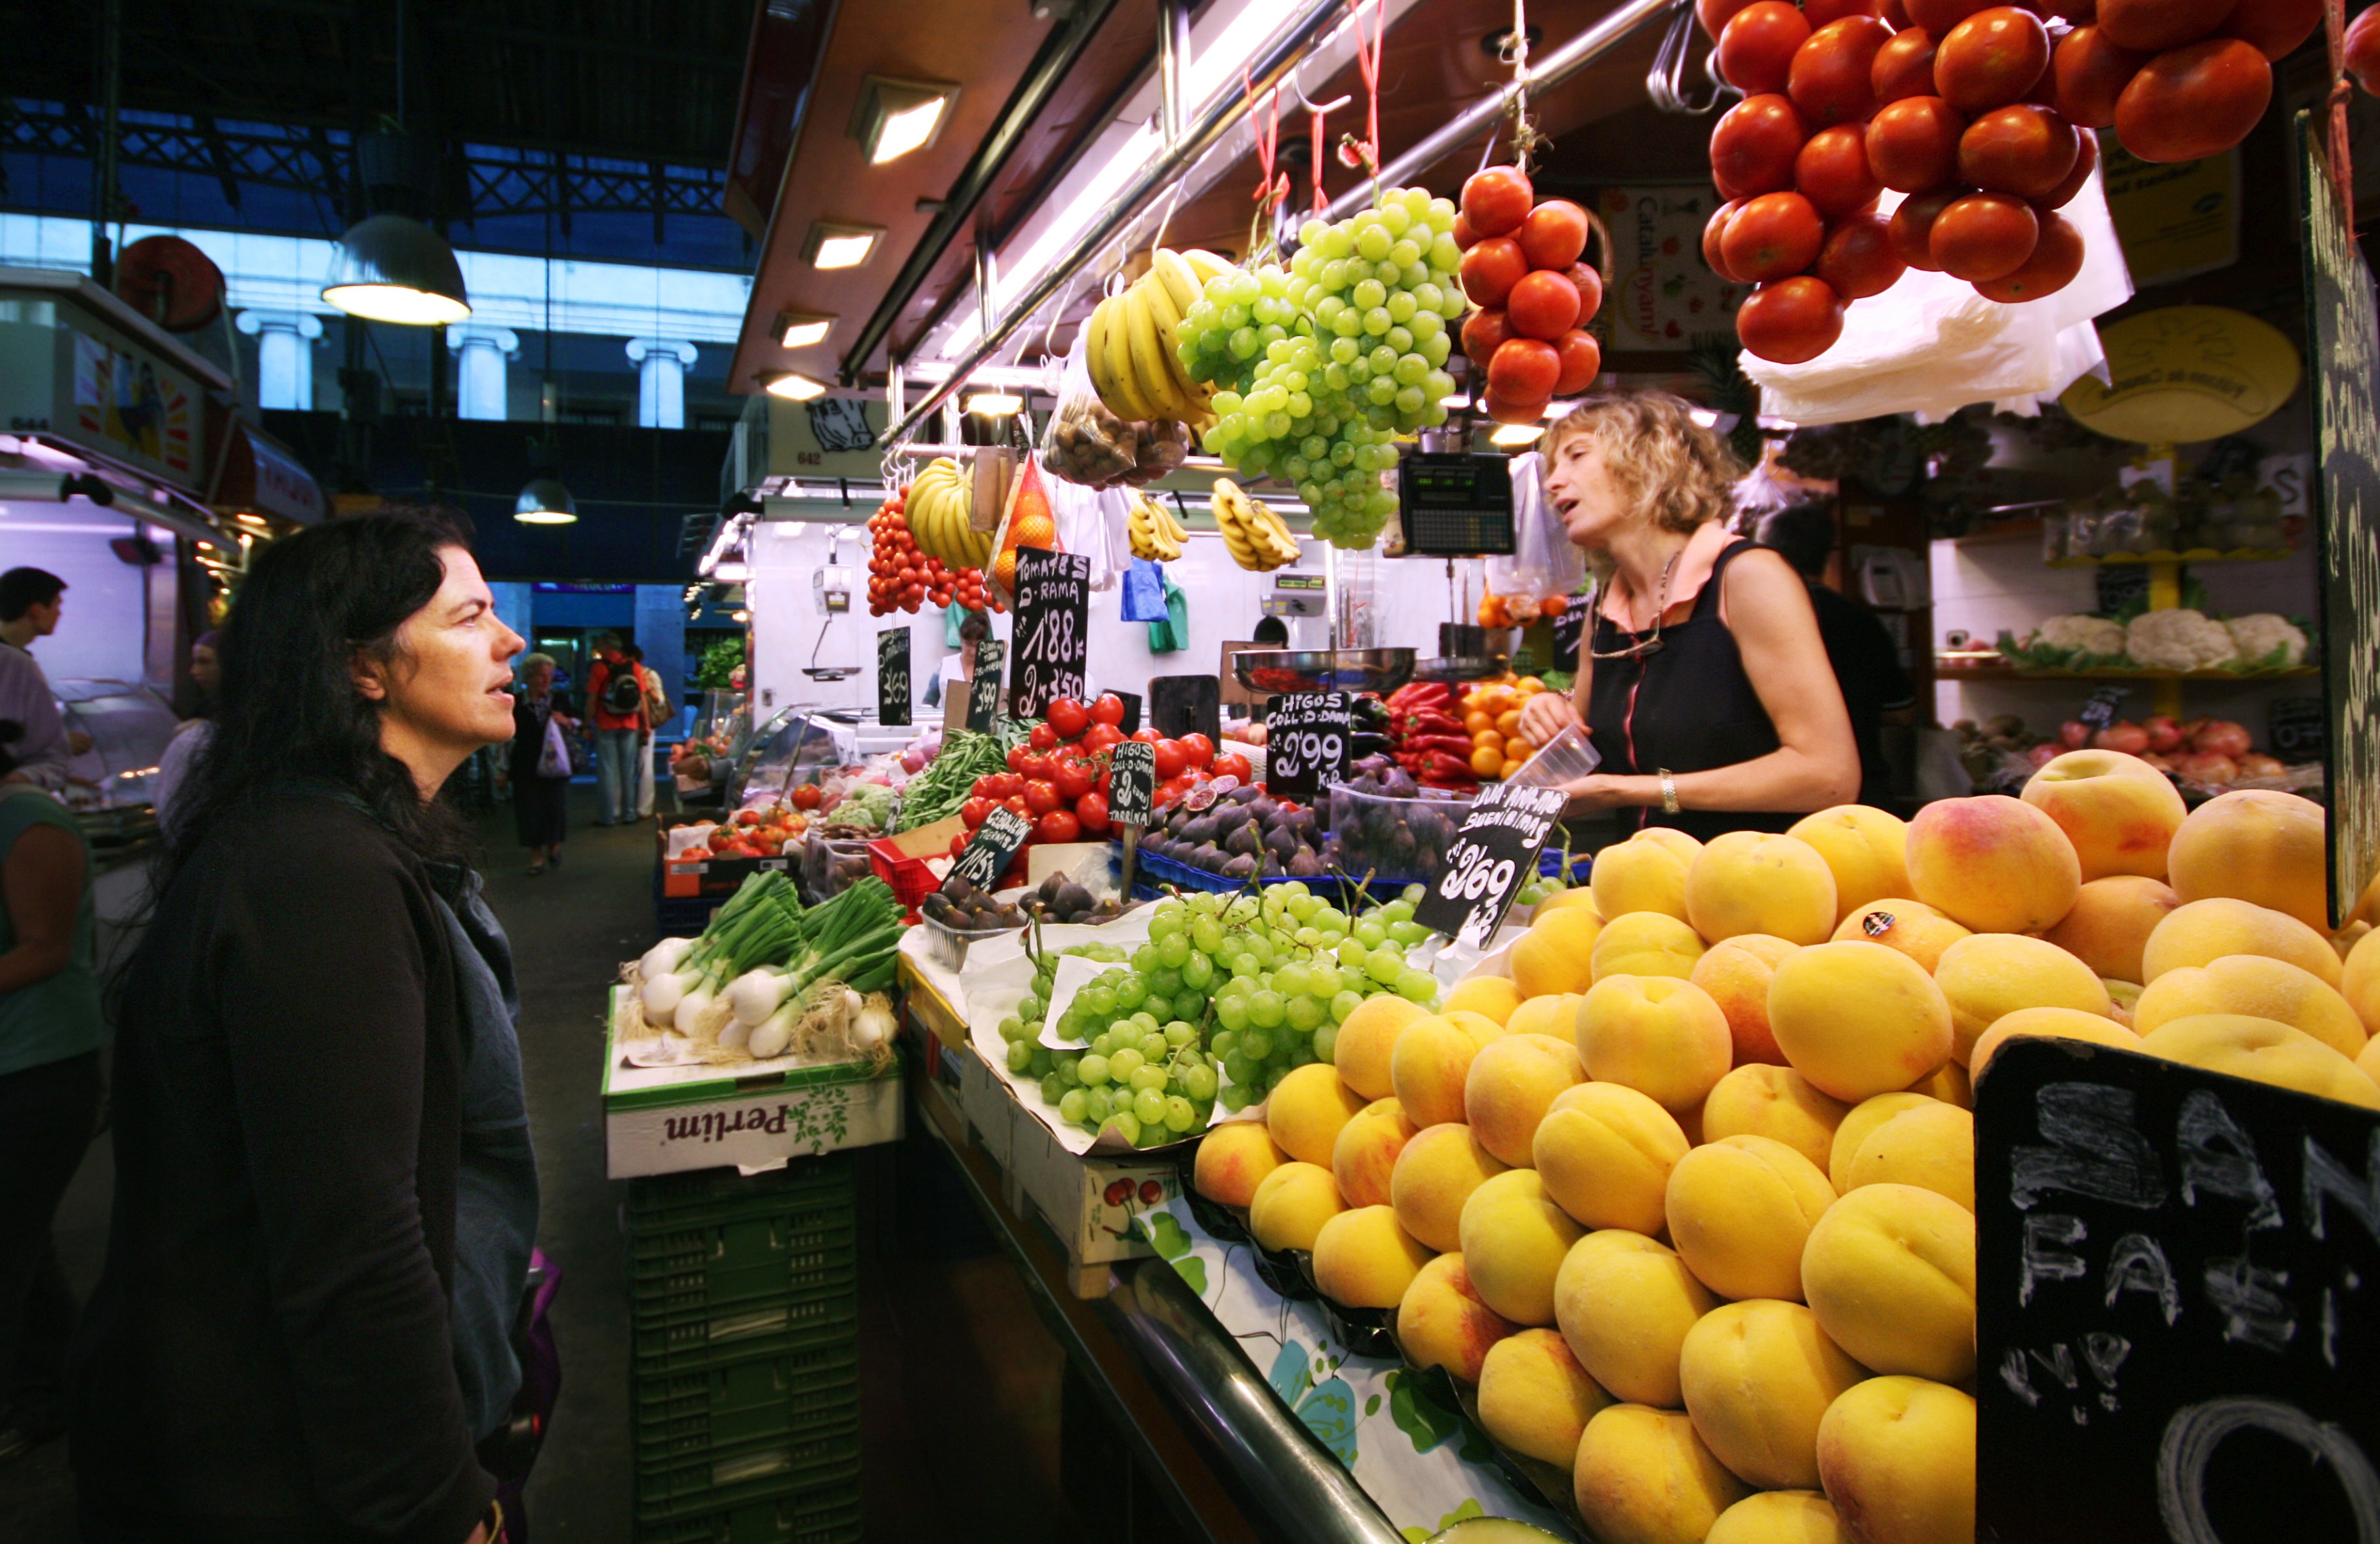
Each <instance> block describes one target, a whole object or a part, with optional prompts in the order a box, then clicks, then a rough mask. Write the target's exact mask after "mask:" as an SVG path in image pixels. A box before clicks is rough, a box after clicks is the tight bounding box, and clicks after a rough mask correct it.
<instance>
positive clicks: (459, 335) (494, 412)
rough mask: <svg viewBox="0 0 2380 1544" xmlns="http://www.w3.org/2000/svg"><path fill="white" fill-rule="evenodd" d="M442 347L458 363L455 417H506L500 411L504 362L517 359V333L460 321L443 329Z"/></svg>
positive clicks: (518, 355)
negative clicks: (445, 347) (453, 352)
mask: <svg viewBox="0 0 2380 1544" xmlns="http://www.w3.org/2000/svg"><path fill="white" fill-rule="evenodd" d="M446 345H447V346H448V347H450V348H453V349H455V351H456V354H457V356H458V358H459V360H460V362H459V364H458V365H457V367H456V369H455V417H456V418H458V419H504V418H506V417H509V416H510V415H509V414H507V413H506V412H505V410H504V361H505V360H506V359H518V358H519V357H520V334H517V333H516V332H514V331H513V330H512V329H511V328H509V327H491V326H488V325H487V324H485V323H484V322H459V323H457V324H456V325H455V326H452V327H449V328H447V329H446Z"/></svg>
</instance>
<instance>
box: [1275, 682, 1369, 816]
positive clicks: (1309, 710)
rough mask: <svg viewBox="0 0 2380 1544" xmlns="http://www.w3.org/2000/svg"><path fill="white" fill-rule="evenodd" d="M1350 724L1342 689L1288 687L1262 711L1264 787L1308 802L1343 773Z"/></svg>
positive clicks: (1342, 777)
mask: <svg viewBox="0 0 2380 1544" xmlns="http://www.w3.org/2000/svg"><path fill="white" fill-rule="evenodd" d="M1353 734H1354V726H1353V725H1352V723H1350V721H1349V718H1348V712H1347V694H1346V693H1345V692H1343V691H1305V692H1291V693H1289V694H1288V695H1286V696H1283V697H1276V698H1274V699H1272V711H1271V712H1270V713H1269V714H1267V715H1266V716H1265V791H1266V792H1267V793H1269V794H1271V795H1272V796H1274V797H1275V798H1293V799H1299V800H1303V801H1305V802H1306V803H1309V804H1310V803H1312V802H1313V801H1314V799H1315V798H1317V797H1318V796H1320V795H1321V793H1322V792H1323V790H1325V789H1327V788H1335V787H1337V786H1338V785H1339V784H1341V783H1343V782H1345V781H1346V778H1347V755H1348V751H1347V743H1348V740H1349V738H1350V737H1351V736H1352V735H1353Z"/></svg>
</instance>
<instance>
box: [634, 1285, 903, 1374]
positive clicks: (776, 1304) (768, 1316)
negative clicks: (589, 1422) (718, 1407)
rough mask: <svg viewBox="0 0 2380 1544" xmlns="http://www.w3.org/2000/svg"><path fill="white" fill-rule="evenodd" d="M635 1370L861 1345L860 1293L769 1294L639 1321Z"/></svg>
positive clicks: (675, 1369) (717, 1364) (694, 1368)
mask: <svg viewBox="0 0 2380 1544" xmlns="http://www.w3.org/2000/svg"><path fill="white" fill-rule="evenodd" d="M630 1333H631V1336H632V1337H633V1340H634V1343H635V1344H634V1350H635V1359H634V1363H633V1370H634V1371H635V1374H636V1376H637V1379H638V1380H650V1379H653V1378H660V1377H666V1376H668V1375H671V1374H674V1373H686V1372H703V1371H708V1370H710V1369H711V1368H722V1367H725V1366H727V1365H728V1364H730V1363H732V1362H741V1361H747V1360H750V1359H753V1358H757V1357H763V1356H783V1355H784V1354H785V1353H787V1352H792V1351H813V1350H819V1349H821V1348H824V1347H829V1346H845V1345H853V1346H856V1344H857V1343H858V1339H859V1295H858V1294H857V1293H856V1292H843V1293H836V1294H833V1295H829V1296H825V1297H821V1298H819V1299H817V1300H815V1301H812V1302H807V1303H788V1302H784V1301H782V1300H778V1301H767V1300H763V1301H760V1302H756V1303H748V1304H737V1305H732V1306H730V1307H723V1308H716V1309H709V1308H706V1309H700V1310H698V1311H696V1312H693V1313H687V1314H676V1315H672V1316H670V1317H669V1318H668V1319H665V1320H664V1321H662V1322H661V1323H657V1324H650V1325H648V1324H642V1323H639V1324H637V1325H635V1326H634V1327H633V1328H632V1329H631V1331H630Z"/></svg>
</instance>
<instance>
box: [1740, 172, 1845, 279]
mask: <svg viewBox="0 0 2380 1544" xmlns="http://www.w3.org/2000/svg"><path fill="white" fill-rule="evenodd" d="M1826 239H1827V226H1826V222H1825V221H1823V220H1821V219H1819V217H1818V211H1817V209H1816V207H1815V205H1813V204H1812V203H1811V202H1810V201H1809V200H1807V199H1805V198H1803V196H1802V195H1801V194H1799V193H1763V194H1762V195H1761V196H1760V197H1758V198H1756V199H1754V200H1752V201H1750V202H1748V203H1746V204H1745V205H1744V206H1743V208H1742V209H1739V210H1737V211H1736V212H1735V218H1734V219H1732V220H1730V221H1729V222H1728V223H1727V234H1726V235H1725V236H1723V237H1720V238H1719V245H1720V248H1721V249H1723V250H1724V251H1725V253H1726V254H1727V266H1728V271H1729V272H1730V273H1733V274H1742V275H1743V279H1744V281H1745V282H1746V283H1749V284H1766V283H1767V282H1768V281H1769V280H1771V279H1782V278H1786V277H1788V276H1790V275H1791V274H1799V273H1801V272H1802V271H1803V270H1804V269H1806V268H1808V267H1809V266H1810V264H1812V263H1813V262H1815V261H1817V260H1818V249H1819V248H1820V247H1821V246H1823V245H1825V243H1826Z"/></svg>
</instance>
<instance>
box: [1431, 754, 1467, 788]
mask: <svg viewBox="0 0 2380 1544" xmlns="http://www.w3.org/2000/svg"><path fill="white" fill-rule="evenodd" d="M1421 776H1422V778H1423V779H1424V780H1425V781H1427V779H1430V778H1433V777H1439V778H1447V779H1450V780H1461V781H1464V782H1470V781H1475V779H1474V778H1473V775H1472V772H1471V762H1470V760H1469V759H1468V758H1465V757H1460V756H1454V755H1451V754H1449V753H1448V752H1446V751H1443V750H1428V751H1424V752H1423V753H1422V759H1421Z"/></svg>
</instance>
